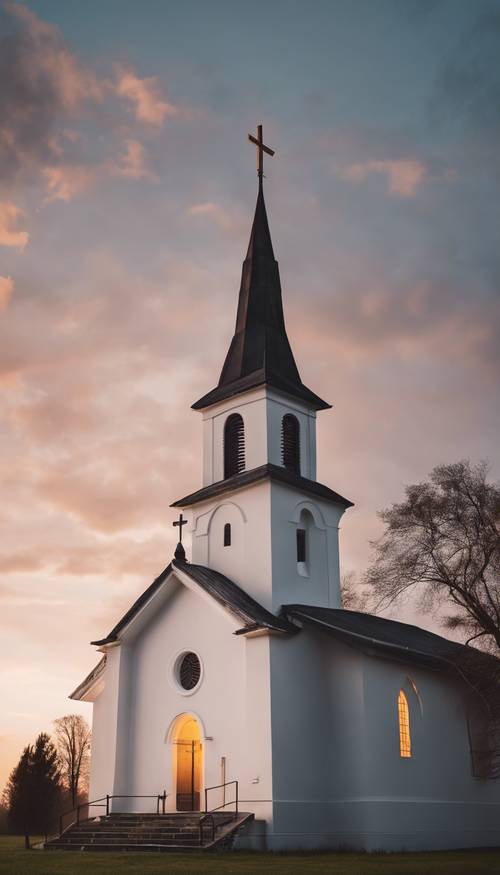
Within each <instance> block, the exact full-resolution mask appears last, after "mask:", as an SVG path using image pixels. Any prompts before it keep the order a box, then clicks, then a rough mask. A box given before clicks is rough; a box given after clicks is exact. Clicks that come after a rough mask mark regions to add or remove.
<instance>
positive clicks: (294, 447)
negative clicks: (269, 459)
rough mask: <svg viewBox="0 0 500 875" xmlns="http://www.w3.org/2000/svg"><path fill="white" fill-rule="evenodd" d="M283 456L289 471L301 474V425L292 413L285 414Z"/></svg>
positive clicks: (282, 436) (282, 427)
mask: <svg viewBox="0 0 500 875" xmlns="http://www.w3.org/2000/svg"><path fill="white" fill-rule="evenodd" d="M281 458H282V461H283V465H284V467H285V468H287V469H288V471H293V473H294V474H300V425H299V421H298V419H297V417H296V416H294V415H293V414H292V413H286V414H285V416H284V417H283V422H282V425H281Z"/></svg>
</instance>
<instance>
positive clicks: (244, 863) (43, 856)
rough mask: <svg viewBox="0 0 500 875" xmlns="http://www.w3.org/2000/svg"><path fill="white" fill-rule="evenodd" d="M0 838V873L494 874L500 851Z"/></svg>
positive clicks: (81, 874) (12, 874)
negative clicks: (31, 844) (208, 847)
mask: <svg viewBox="0 0 500 875" xmlns="http://www.w3.org/2000/svg"><path fill="white" fill-rule="evenodd" d="M23 845H24V842H23V839H21V838H17V837H13V836H1V837H0V875H83V873H89V875H114V873H117V875H160V873H162V875H170V873H172V875H205V873H207V875H233V873H234V875H239V873H241V875H253V873H255V875H257V873H258V875H261V873H262V875H266V873H272V875H309V873H311V875H316V873H318V875H320V873H322V875H326V873H331V875H497V873H498V875H500V851H441V852H439V853H426V854H350V853H343V854H257V853H255V854H248V853H243V852H240V851H238V852H235V853H227V854H221V855H218V854H207V855H203V856H202V855H200V856H198V854H196V855H194V854H185V855H181V854H78V853H68V852H66V851H34V850H33V851H25V850H24V846H23Z"/></svg>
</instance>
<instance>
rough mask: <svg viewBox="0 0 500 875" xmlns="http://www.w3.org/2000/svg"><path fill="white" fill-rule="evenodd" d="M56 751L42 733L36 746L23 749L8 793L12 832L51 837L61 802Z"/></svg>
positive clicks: (26, 839) (12, 775) (8, 786)
mask: <svg viewBox="0 0 500 875" xmlns="http://www.w3.org/2000/svg"><path fill="white" fill-rule="evenodd" d="M60 790H61V785H60V775H59V768H58V764H57V751H56V748H55V746H54V745H53V744H52V742H51V740H50V737H49V736H48V735H47V734H46V733H45V732H41V733H40V735H39V736H38V738H37V739H36V741H35V743H34V744H33V745H28V746H27V747H25V748H24V750H23V752H22V754H21V757H20V759H19V762H18V764H17V766H15V767H14V769H13V770H12V772H11V774H10V777H9V780H8V782H7V787H6V789H5V794H4V796H5V803H6V806H7V811H8V814H7V818H8V824H9V829H10V831H11V832H14V833H17V834H20V835H24V841H25V845H26V847H29V836H30V835H34V834H42V835H48V833H49V831H50V829H51V828H52V826H53V825H54V822H55V817H56V812H57V807H58V802H59V798H60Z"/></svg>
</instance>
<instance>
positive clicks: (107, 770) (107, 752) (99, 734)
mask: <svg viewBox="0 0 500 875" xmlns="http://www.w3.org/2000/svg"><path fill="white" fill-rule="evenodd" d="M120 660H121V650H120V648H119V647H115V648H112V649H111V650H109V651H108V655H107V661H106V668H105V670H104V686H103V689H102V690H101V692H100V694H99V695H98V697H97V698H96V700H95V701H94V703H93V708H92V758H91V769H90V788H89V798H90V799H91V800H92V799H100V798H101V797H103V796H106V794H109V795H111V794H112V793H113V788H114V777H115V753H116V741H117V728H118V700H119V679H120ZM97 813H99V812H97Z"/></svg>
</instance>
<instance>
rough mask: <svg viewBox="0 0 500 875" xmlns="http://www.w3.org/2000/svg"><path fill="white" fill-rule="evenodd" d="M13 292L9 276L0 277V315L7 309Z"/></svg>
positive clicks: (12, 284)
mask: <svg viewBox="0 0 500 875" xmlns="http://www.w3.org/2000/svg"><path fill="white" fill-rule="evenodd" d="M13 291H14V282H13V280H12V279H11V277H10V276H0V313H2V312H3V311H4V310H6V309H7V307H8V306H9V303H10V299H11V297H12V292H13Z"/></svg>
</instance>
